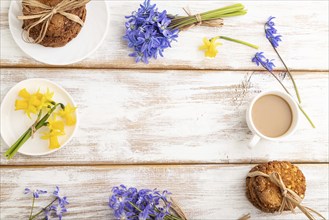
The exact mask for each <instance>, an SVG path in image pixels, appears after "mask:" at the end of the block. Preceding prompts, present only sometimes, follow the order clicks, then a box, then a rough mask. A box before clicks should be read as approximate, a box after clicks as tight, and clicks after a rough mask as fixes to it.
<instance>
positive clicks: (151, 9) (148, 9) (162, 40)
mask: <svg viewBox="0 0 329 220" xmlns="http://www.w3.org/2000/svg"><path fill="white" fill-rule="evenodd" d="M126 19H127V22H126V23H125V27H126V34H125V35H124V36H123V39H124V40H125V41H127V42H128V47H130V48H133V49H134V52H132V53H130V54H129V56H131V57H134V58H135V61H136V62H144V63H148V62H149V59H151V58H154V59H157V57H158V55H160V56H163V51H164V50H165V49H166V48H168V47H171V42H172V41H176V38H177V37H178V30H172V29H170V28H169V25H170V23H171V19H170V18H168V15H167V11H166V10H164V11H162V12H159V11H158V9H157V8H156V5H155V4H154V5H152V4H151V1H150V0H145V1H144V3H143V4H141V5H140V7H139V9H138V10H137V11H134V12H132V14H131V15H129V16H126Z"/></svg>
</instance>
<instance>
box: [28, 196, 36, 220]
mask: <svg viewBox="0 0 329 220" xmlns="http://www.w3.org/2000/svg"><path fill="white" fill-rule="evenodd" d="M34 201H35V197H34V196H32V206H31V213H30V216H29V220H31V217H32V213H33V208H34Z"/></svg>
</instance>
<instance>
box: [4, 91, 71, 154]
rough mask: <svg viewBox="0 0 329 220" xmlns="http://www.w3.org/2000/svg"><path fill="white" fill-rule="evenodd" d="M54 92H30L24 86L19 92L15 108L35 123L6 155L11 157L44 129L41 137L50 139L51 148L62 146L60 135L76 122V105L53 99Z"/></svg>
mask: <svg viewBox="0 0 329 220" xmlns="http://www.w3.org/2000/svg"><path fill="white" fill-rule="evenodd" d="M53 96H54V93H53V92H50V91H49V89H47V91H46V92H44V93H42V92H40V89H39V90H37V91H36V92H34V93H30V92H28V91H27V89H26V88H23V89H22V90H20V91H19V93H18V97H19V98H18V99H17V100H16V101H15V110H16V111H17V110H21V111H24V113H25V114H26V115H27V116H28V117H29V118H30V119H31V120H32V119H35V121H34V123H33V124H32V125H31V126H30V127H29V128H28V129H27V130H26V131H25V132H24V133H23V134H22V135H21V136H20V137H19V138H18V139H17V141H16V142H15V143H14V144H13V145H12V146H11V147H10V148H9V149H8V150H7V151H6V152H5V154H4V156H5V157H6V158H7V159H11V158H13V157H14V156H15V154H16V153H17V151H18V150H19V149H20V148H21V147H22V146H23V144H24V143H25V142H26V141H28V140H29V139H30V138H34V136H35V134H36V132H37V131H38V130H39V129H41V128H43V127H45V128H46V129H43V132H41V133H42V135H41V139H44V140H48V141H49V148H50V149H56V148H59V147H60V141H59V137H60V136H64V135H65V127H66V126H73V125H75V124H76V113H75V110H76V107H74V106H72V105H71V104H70V103H68V104H67V105H64V104H62V103H57V102H55V101H54V100H53Z"/></svg>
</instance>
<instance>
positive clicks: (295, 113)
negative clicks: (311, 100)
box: [246, 90, 299, 141]
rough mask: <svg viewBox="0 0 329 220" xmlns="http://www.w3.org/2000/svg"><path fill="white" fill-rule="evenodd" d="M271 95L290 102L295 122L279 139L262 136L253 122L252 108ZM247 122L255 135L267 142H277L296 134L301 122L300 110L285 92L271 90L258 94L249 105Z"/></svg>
mask: <svg viewBox="0 0 329 220" xmlns="http://www.w3.org/2000/svg"><path fill="white" fill-rule="evenodd" d="M270 94H273V95H278V96H280V97H281V98H283V99H284V100H285V101H287V102H288V104H289V106H290V108H291V111H292V114H293V121H292V125H291V126H290V128H289V130H288V131H287V132H286V133H284V134H283V135H281V136H279V137H268V136H265V135H264V134H262V133H261V132H260V131H258V129H257V128H256V126H255V125H254V123H253V121H252V115H251V113H252V107H253V106H254V104H255V102H256V101H257V100H258V99H259V98H261V97H263V96H265V95H270ZM246 119H247V120H246V121H247V125H248V127H249V129H250V130H251V131H252V132H253V133H254V134H255V135H258V136H259V137H261V138H263V139H267V140H272V141H275V140H281V139H284V138H286V137H288V136H290V135H291V134H293V133H294V132H295V130H296V129H297V125H298V122H299V110H298V105H297V103H296V101H295V100H294V99H293V98H292V97H291V96H290V95H289V94H287V93H285V92H282V91H279V90H269V91H264V92H261V93H259V94H257V95H256V96H255V97H254V98H253V99H252V100H251V102H250V103H249V106H248V108H247V112H246Z"/></svg>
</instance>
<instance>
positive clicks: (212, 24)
mask: <svg viewBox="0 0 329 220" xmlns="http://www.w3.org/2000/svg"><path fill="white" fill-rule="evenodd" d="M183 10H184V11H185V13H186V14H187V15H188V16H189V17H194V18H195V20H196V22H195V23H194V24H191V25H189V26H186V27H185V28H183V29H181V30H188V29H190V28H192V27H194V26H198V25H202V26H208V27H221V26H223V25H224V23H223V19H221V18H218V19H212V20H207V21H204V20H203V19H202V14H195V15H193V14H192V12H191V10H190V9H189V8H188V7H186V8H183Z"/></svg>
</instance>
